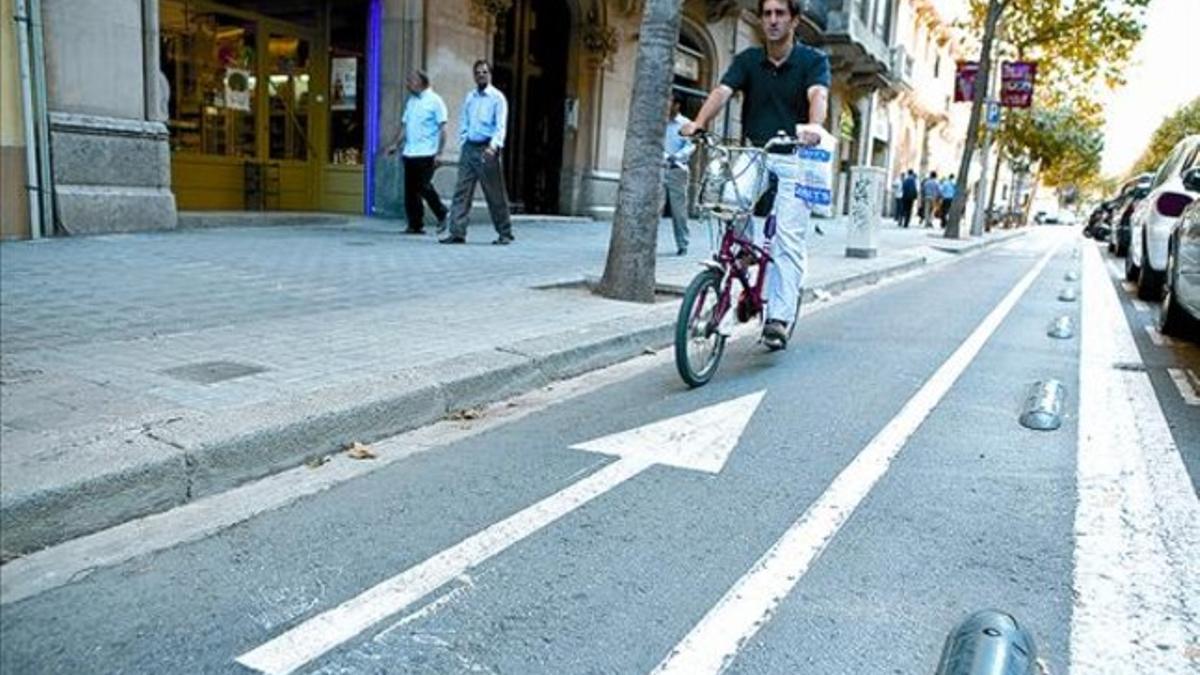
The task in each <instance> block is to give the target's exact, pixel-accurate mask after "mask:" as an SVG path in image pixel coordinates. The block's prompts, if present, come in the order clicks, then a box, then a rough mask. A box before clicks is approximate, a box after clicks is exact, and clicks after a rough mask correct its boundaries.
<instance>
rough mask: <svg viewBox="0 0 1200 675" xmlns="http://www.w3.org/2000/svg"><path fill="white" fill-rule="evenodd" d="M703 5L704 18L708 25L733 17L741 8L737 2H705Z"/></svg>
mask: <svg viewBox="0 0 1200 675" xmlns="http://www.w3.org/2000/svg"><path fill="white" fill-rule="evenodd" d="M705 4H706V5H707V9H706V11H705V17H704V18H705V19H707V20H708V22H709V23H717V22H718V21H721V20H722V19H724V18H726V17H729V16H733V14H734V13H735V12H737V11H738V10H740V9H741V8H742V6H741V4H740V3H739V2H738V0H706V1H705Z"/></svg>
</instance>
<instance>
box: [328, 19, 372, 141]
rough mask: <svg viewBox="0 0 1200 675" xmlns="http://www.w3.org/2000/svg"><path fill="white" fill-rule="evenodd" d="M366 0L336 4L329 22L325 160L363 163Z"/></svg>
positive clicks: (365, 103)
mask: <svg viewBox="0 0 1200 675" xmlns="http://www.w3.org/2000/svg"><path fill="white" fill-rule="evenodd" d="M366 51H367V3H366V2H358V3H355V4H349V5H347V6H340V5H339V7H338V11H337V12H335V13H333V14H331V16H330V26H329V90H330V95H329V148H328V155H327V157H326V161H328V162H330V163H333V164H341V165H360V164H363V147H364V146H365V142H364V141H365V127H364V119H365V114H364V113H365V111H366V105H367V102H366V70H367V68H366V58H365V55H366Z"/></svg>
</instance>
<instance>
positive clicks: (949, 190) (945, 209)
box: [939, 174, 958, 229]
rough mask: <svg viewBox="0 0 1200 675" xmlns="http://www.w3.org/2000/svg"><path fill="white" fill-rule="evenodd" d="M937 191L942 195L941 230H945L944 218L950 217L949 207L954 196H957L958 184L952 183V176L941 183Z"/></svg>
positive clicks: (952, 202)
mask: <svg viewBox="0 0 1200 675" xmlns="http://www.w3.org/2000/svg"><path fill="white" fill-rule="evenodd" d="M939 191H940V193H941V195H942V229H946V217H947V216H949V215H950V206H951V205H953V204H954V196H955V195H956V194H958V183H956V182H954V174H950V175H949V176H947V177H946V180H943V181H942V185H941V188H940V190H939Z"/></svg>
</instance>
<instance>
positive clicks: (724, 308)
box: [693, 213, 775, 328]
mask: <svg viewBox="0 0 1200 675" xmlns="http://www.w3.org/2000/svg"><path fill="white" fill-rule="evenodd" d="M747 217H748V218H753V217H754V216H747ZM737 230H738V228H736V227H734V226H733V224H732V223H730V224H729V225H726V227H725V234H724V235H723V236H722V237H721V248H720V250H719V251H717V254H716V255H714V256H713V260H715V261H716V263H717V264H718V265H720V267H721V270H722V271H723V272H724V271H726V270H731V271H732V272H733V274H728V273H726V274H725V284H724V286H723V287H722V288H721V294H720V297H718V298H717V306H716V308H715V310H714V311H713V318H712V321H713V328H715V327H716V326H717V325H719V324H720V323H721V320H722V319H723V318H725V312H728V311H729V310H730V309H731V308H732V305H733V280H734V279H737V280H738V282H739V283H740V284H741V285H742V288H743V289H744V290H745V291H748V292H749V296H748V297H749V301H750V303H751V307H752V309H753V310H754V311H753V312H752V313H751V314H750V316H758V315H759V314H761V313H762V311H763V308H764V306H765V304H766V303H764V302H763V288H764V286H765V284H766V279H767V265H770V264H774V262H775V259H774V258H772V257H771V242H772V240H774V238H775V214H774V213H772V214H771V215H769V216H767V220H766V223H765V224H764V226H763V237H764V241H763V245H762V246H758V245H757V244H755V243H754V242H753V241H750V240H749V239H746V238H744V237H742V236H739V234H738V233H737ZM735 245H736V246H739V247H740V248H741V251H750V252H752V253H753V254H754V262H755V263H758V273H757V274H756V275H755V277H756V278H755V279H754V283H751V282H750V279H749V277H748V275H747V273H746V268H747V265H743V264H740V263H741V261H739V260H738V256H737V255H735V254H734V250H733V249H734V246H735ZM703 304H704V303H702V302H701V303H697V304H696V311H697V312H699V311H700V308H701V307H702V306H703ZM695 318H696V317H693V320H694V319H695Z"/></svg>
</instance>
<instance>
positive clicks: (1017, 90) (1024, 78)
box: [1000, 61, 1037, 108]
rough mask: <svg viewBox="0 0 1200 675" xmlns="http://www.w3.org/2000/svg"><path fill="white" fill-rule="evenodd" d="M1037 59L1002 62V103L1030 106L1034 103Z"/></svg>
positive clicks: (1019, 106)
mask: <svg viewBox="0 0 1200 675" xmlns="http://www.w3.org/2000/svg"><path fill="white" fill-rule="evenodd" d="M1036 78H1037V62H1036V61H1005V62H1004V63H1002V64H1000V105H1002V106H1005V107H1008V108H1028V107H1029V106H1030V105H1032V104H1033V81H1034V80H1035V79H1036Z"/></svg>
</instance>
